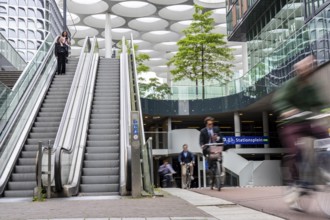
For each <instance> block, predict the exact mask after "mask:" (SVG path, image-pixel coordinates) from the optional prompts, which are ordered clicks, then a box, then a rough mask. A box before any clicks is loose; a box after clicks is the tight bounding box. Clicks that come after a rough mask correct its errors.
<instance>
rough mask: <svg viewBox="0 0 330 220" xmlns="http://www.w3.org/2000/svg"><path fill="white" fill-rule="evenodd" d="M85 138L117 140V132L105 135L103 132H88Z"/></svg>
mask: <svg viewBox="0 0 330 220" xmlns="http://www.w3.org/2000/svg"><path fill="white" fill-rule="evenodd" d="M118 132H119V131H118ZM87 139H88V140H89V141H111V140H119V133H118V134H106V135H104V134H103V135H97V134H89V135H88V138H87Z"/></svg>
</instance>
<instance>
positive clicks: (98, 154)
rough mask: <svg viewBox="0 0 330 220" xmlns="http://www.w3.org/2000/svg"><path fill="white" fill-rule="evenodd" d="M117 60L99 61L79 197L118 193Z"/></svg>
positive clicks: (118, 107) (118, 105)
mask: <svg viewBox="0 0 330 220" xmlns="http://www.w3.org/2000/svg"><path fill="white" fill-rule="evenodd" d="M119 75H120V71H119V60H118V59H100V61H99V65H98V72H97V75H96V82H95V83H96V84H95V89H94V98H93V103H92V112H91V116H90V121H89V129H88V137H87V145H86V151H85V156H84V164H83V170H82V177H81V181H80V193H81V194H94V195H118V194H119V152H120V148H119V110H120V103H119V102H120V97H119V95H120V94H119V93H120V90H119V85H120V82H119V79H120V78H119Z"/></svg>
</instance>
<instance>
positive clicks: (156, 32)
mask: <svg viewBox="0 0 330 220" xmlns="http://www.w3.org/2000/svg"><path fill="white" fill-rule="evenodd" d="M168 33H171V32H170V31H151V32H150V34H156V35H163V34H168Z"/></svg>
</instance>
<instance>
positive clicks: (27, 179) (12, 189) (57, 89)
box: [4, 58, 78, 197]
mask: <svg viewBox="0 0 330 220" xmlns="http://www.w3.org/2000/svg"><path fill="white" fill-rule="evenodd" d="M77 64H78V59H75V58H70V59H69V61H68V64H67V66H66V67H67V71H66V74H65V75H55V76H54V78H53V80H52V82H51V85H50V87H49V89H48V91H47V94H46V96H45V98H44V100H43V102H42V105H41V107H40V109H39V112H38V115H37V117H36V118H35V120H34V123H33V125H32V128H31V130H30V132H29V135H28V137H27V139H26V141H25V144H24V147H23V149H22V151H21V153H20V155H19V158H18V160H17V162H16V165H15V168H14V170H13V172H12V174H11V177H10V179H9V181H8V184H7V186H6V189H5V191H4V196H5V197H32V196H33V190H34V188H35V187H36V166H35V160H36V155H37V148H38V142H39V141H42V143H43V145H44V146H45V145H46V146H47V145H48V141H49V140H50V141H51V144H53V142H54V139H55V137H56V134H57V130H58V127H59V124H60V121H61V118H62V114H63V110H64V107H65V104H66V101H67V97H68V94H69V91H70V88H71V84H72V80H73V77H74V74H75V71H76V67H77Z"/></svg>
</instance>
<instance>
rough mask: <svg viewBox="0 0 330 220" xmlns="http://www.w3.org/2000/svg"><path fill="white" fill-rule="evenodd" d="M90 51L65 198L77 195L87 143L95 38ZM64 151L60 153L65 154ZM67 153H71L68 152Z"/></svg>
mask: <svg viewBox="0 0 330 220" xmlns="http://www.w3.org/2000/svg"><path fill="white" fill-rule="evenodd" d="M92 42H93V43H92V49H91V51H90V56H91V60H90V62H89V63H88V66H87V69H86V72H87V73H88V77H87V78H86V83H85V89H84V93H83V96H82V100H81V105H80V108H79V114H78V117H77V119H76V120H77V122H78V125H77V129H76V131H75V141H74V142H73V144H72V146H73V148H72V149H73V151H74V152H73V159H72V161H71V165H70V166H71V169H70V172H69V176H68V181H67V184H65V192H66V195H67V196H71V195H77V194H78V193H79V186H80V177H81V172H82V167H83V162H84V153H85V148H86V142H87V132H88V127H89V119H90V114H91V110H92V101H93V94H94V87H95V81H96V72H97V66H98V60H99V54H98V50H97V49H98V44H97V40H96V37H94V39H93V41H92ZM67 152H68V151H66V150H64V151H62V153H67ZM68 153H72V151H71V152H68Z"/></svg>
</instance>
